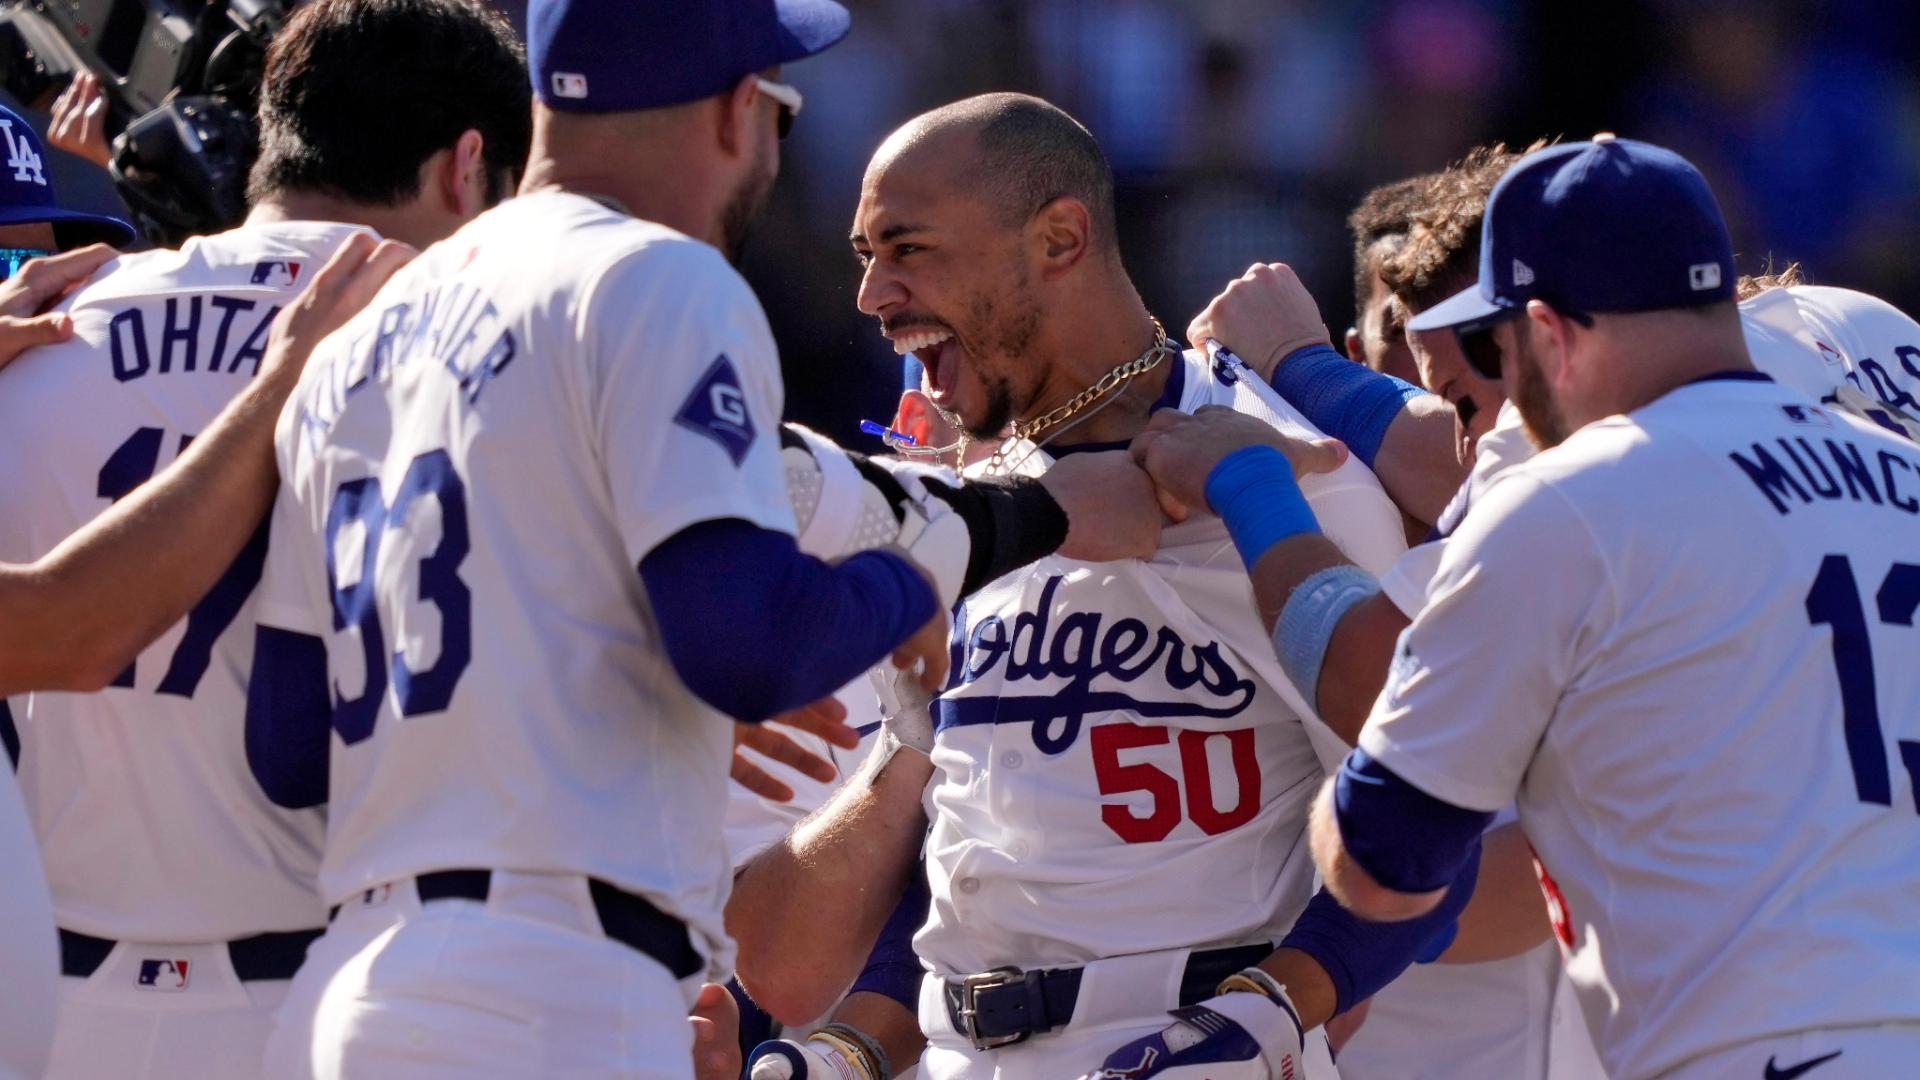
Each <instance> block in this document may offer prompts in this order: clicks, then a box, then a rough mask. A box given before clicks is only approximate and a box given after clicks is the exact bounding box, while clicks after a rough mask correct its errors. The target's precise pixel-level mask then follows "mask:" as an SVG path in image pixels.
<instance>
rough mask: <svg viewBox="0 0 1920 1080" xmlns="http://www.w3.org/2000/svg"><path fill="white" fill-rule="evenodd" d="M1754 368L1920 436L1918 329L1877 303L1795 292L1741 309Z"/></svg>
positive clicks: (1813, 288) (1857, 295) (1840, 293)
mask: <svg viewBox="0 0 1920 1080" xmlns="http://www.w3.org/2000/svg"><path fill="white" fill-rule="evenodd" d="M1740 322H1741V326H1742V328H1743V329H1744V330H1745V331H1746V336H1747V348H1748V350H1749V351H1750V352H1751V353H1752V354H1753V363H1754V366H1755V367H1757V368H1759V369H1760V370H1761V371H1764V372H1766V373H1767V374H1769V375H1772V376H1773V377H1774V378H1776V379H1778V380H1780V382H1782V383H1784V384H1786V385H1788V386H1791V387H1793V388H1794V389H1796V390H1799V391H1800V392H1801V393H1803V394H1806V395H1807V396H1809V397H1811V398H1814V399H1815V400H1818V401H1822V402H1825V403H1827V404H1829V405H1837V406H1839V407H1841V408H1843V409H1846V410H1847V411H1849V412H1852V413H1854V414H1855V415H1858V416H1864V417H1866V418H1867V419H1869V420H1872V421H1873V422H1874V423H1876V424H1879V425H1881V426H1882V427H1886V428H1889V429H1891V430H1894V431H1896V432H1900V433H1902V434H1905V435H1907V436H1908V437H1910V438H1912V437H1920V397H1916V395H1917V394H1920V323H1915V322H1914V321H1913V319H1911V318H1909V317H1908V316H1907V314H1906V313H1905V312H1903V311H1901V310H1900V309H1899V308H1896V307H1894V306H1893V305H1892V304H1889V303H1887V302H1886V301H1885V300H1882V299H1880V298H1879V297H1875V296H1869V295H1867V294H1866V293H1863V292H1855V291H1854V290H1852V289H1836V288H1830V287H1826V286H1818V285H1795V286H1791V287H1789V288H1784V289H1768V290H1767V291H1765V292H1763V293H1761V294H1759V295H1758V296H1755V297H1752V298H1750V299H1748V300H1746V301H1745V302H1743V303H1742V304H1741V305H1740Z"/></svg>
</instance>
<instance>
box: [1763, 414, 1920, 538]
mask: <svg viewBox="0 0 1920 1080" xmlns="http://www.w3.org/2000/svg"><path fill="white" fill-rule="evenodd" d="M1783 408H1784V409H1787V410H1789V412H1788V419H1790V420H1792V421H1793V422H1794V423H1797V424H1807V425H1810V426H1818V427H1831V428H1834V429H1835V431H1836V434H1837V432H1838V431H1840V430H1842V429H1841V428H1840V426H1839V425H1836V424H1834V423H1833V421H1832V419H1831V418H1830V417H1828V416H1827V415H1826V414H1825V413H1824V412H1822V411H1821V410H1819V409H1815V408H1811V407H1808V406H1800V405H1788V406H1783ZM1796 411H1797V412H1798V414H1799V415H1798V416H1796V415H1794V413H1795V412H1796ZM1816 440H1817V443H1818V445H1816ZM1776 451H1777V453H1776ZM1727 456H1728V458H1730V459H1731V460H1732V461H1733V463H1734V464H1735V465H1737V466H1739V467H1740V471H1741V472H1742V473H1744V474H1746V477H1747V479H1749V480H1751V481H1753V485H1754V487H1757V488H1759V489H1760V493H1761V494H1762V495H1765V496H1766V497H1767V501H1769V502H1771V503H1772V504H1773V508H1774V509H1775V510H1777V511H1779V512H1780V513H1781V514H1787V513H1791V512H1792V510H1793V509H1794V507H1795V505H1796V503H1797V504H1798V505H1801V506H1806V505H1811V504H1812V503H1814V502H1816V501H1821V500H1825V501H1833V500H1837V499H1848V500H1851V501H1853V502H1870V503H1872V504H1873V505H1875V506H1891V507H1893V508H1894V509H1897V510H1901V511H1904V512H1905V513H1908V514H1917V515H1920V460H1915V459H1914V458H1912V457H1909V456H1906V455H1903V454H1897V453H1895V452H1893V451H1892V450H1890V449H1887V448H1886V447H1880V446H1876V447H1873V448H1872V449H1862V448H1861V447H1860V445H1859V444H1858V443H1855V442H1854V441H1852V440H1851V439H1848V438H1846V437H1844V436H1838V437H1834V436H1816V437H1814V438H1808V437H1805V436H1796V437H1793V438H1776V439H1774V440H1773V441H1772V443H1771V445H1768V444H1762V443H1757V442H1756V443H1754V444H1752V448H1751V451H1750V452H1749V453H1742V452H1741V451H1738V450H1735V451H1732V452H1730V453H1729V454H1728V455H1727ZM1789 465H1791V468H1789ZM1908 492H1912V493H1913V494H1908Z"/></svg>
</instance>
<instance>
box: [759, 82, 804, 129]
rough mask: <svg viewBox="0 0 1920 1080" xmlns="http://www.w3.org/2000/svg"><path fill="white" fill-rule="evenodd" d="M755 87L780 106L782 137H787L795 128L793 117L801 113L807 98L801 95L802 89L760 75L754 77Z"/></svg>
mask: <svg viewBox="0 0 1920 1080" xmlns="http://www.w3.org/2000/svg"><path fill="white" fill-rule="evenodd" d="M753 88H754V89H755V90H758V91H760V92H761V93H763V94H765V95H767V96H768V97H770V98H772V99H773V101H774V104H776V105H778V106H780V129H779V130H780V137H781V138H783V139H784V138H786V137H787V133H788V132H790V131H792V130H793V118H794V117H796V116H799V115H800V106H801V105H802V104H803V103H805V101H806V99H805V98H803V97H801V96H800V91H798V90H796V89H794V88H793V87H791V86H788V85H787V84H786V83H777V82H774V81H773V80H772V79H762V78H760V77H758V76H755V77H754V80H753Z"/></svg>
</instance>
